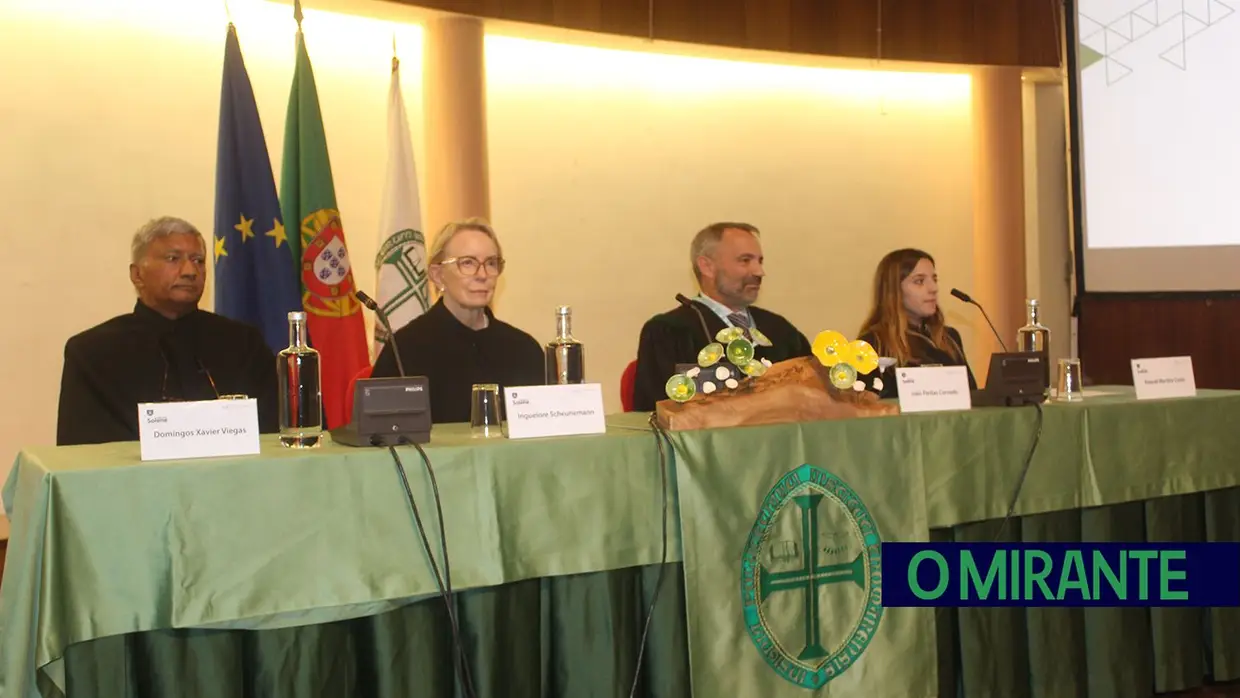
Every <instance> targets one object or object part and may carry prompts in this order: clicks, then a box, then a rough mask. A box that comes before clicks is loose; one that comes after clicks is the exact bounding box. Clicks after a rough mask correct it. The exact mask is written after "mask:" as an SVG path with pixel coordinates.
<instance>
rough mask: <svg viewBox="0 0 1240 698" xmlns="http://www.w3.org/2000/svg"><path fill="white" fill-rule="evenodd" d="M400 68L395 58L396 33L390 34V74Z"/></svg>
mask: <svg viewBox="0 0 1240 698" xmlns="http://www.w3.org/2000/svg"><path fill="white" fill-rule="evenodd" d="M399 67H400V59H399V58H397V57H396V32H392V72H393V73H395V72H396V69H397V68H399Z"/></svg>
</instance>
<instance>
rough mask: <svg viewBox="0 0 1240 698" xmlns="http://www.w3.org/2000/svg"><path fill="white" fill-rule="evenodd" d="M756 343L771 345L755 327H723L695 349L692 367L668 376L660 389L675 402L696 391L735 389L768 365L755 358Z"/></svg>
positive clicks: (691, 396)
mask: <svg viewBox="0 0 1240 698" xmlns="http://www.w3.org/2000/svg"><path fill="white" fill-rule="evenodd" d="M759 346H771V340H769V339H767V338H766V335H763V334H762V333H761V332H758V331H757V330H755V329H751V330H743V329H741V328H739V327H725V328H723V329H722V330H719V332H717V333H716V334H715V341H713V342H711V343H710V344H707V345H706V346H705V347H702V349H701V351H699V352H698V355H697V365H696V366H694V367H692V368H690V369H688V370H686V371H684V372H683V373H677V374H676V375H673V376H672V377H671V378H668V380H667V384H666V385H665V386H664V392H665V393H666V394H667V396H668V397H669V398H671V399H672V400H675V401H676V402H688V401H689V400H692V399H693V397H694V396H695V395H697V394H698V393H701V394H703V395H710V394H711V393H714V392H717V391H719V390H736V389H737V388H739V387H741V385H742V384H744V382H745V381H747V380H751V379H754V378H758V377H760V376H762V375H763V374H765V373H766V370H767V369H768V368H770V367H771V362H770V361H769V360H767V359H758V358H756V357H755V355H754V354H755V352H756V347H759Z"/></svg>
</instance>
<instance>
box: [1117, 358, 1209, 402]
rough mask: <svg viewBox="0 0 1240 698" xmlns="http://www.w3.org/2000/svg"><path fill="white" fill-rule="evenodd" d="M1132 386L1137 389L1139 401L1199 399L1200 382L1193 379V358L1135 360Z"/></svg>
mask: <svg viewBox="0 0 1240 698" xmlns="http://www.w3.org/2000/svg"><path fill="white" fill-rule="evenodd" d="M1132 385H1133V387H1134V388H1136V389H1137V399H1138V400H1157V399H1159V398H1166V397H1194V396H1196V395H1197V379H1196V378H1194V376H1193V357H1191V356H1165V357H1161V358H1156V359H1133V360H1132Z"/></svg>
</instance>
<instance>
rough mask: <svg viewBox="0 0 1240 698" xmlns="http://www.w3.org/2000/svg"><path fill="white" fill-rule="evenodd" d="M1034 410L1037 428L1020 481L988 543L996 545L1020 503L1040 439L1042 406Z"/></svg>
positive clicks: (1036, 405) (1035, 405) (1037, 405)
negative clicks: (1021, 493) (1036, 413)
mask: <svg viewBox="0 0 1240 698" xmlns="http://www.w3.org/2000/svg"><path fill="white" fill-rule="evenodd" d="M1033 407H1034V409H1036V410H1037V411H1038V419H1037V427H1036V428H1035V429H1034V432H1033V443H1031V444H1030V445H1029V453H1028V454H1027V455H1026V456H1025V464H1024V466H1023V467H1022V468H1021V470H1020V480H1018V481H1017V482H1016V491H1015V492H1013V493H1012V502H1011V504H1009V505H1008V509H1007V514H1005V515H1004V516H1003V523H1001V524H1000V525H999V530H998V531H996V532H995V537H994V538H993V539H991V541H990V542H992V543H997V542H998V541H999V537H1000V536H1002V535H1003V531H1004V530H1005V529H1006V528H1007V523H1008V519H1011V518H1012V514H1013V513H1014V512H1015V511H1016V503H1017V502H1018V501H1020V491H1021V490H1022V489H1024V487H1025V476H1027V475H1028V474H1029V466H1030V465H1033V454H1034V453H1036V452H1037V450H1038V442H1039V441H1040V440H1041V439H1042V405H1040V404H1038V403H1036V402H1035V403H1033Z"/></svg>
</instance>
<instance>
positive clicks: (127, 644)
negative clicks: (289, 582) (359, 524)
mask: <svg viewBox="0 0 1240 698" xmlns="http://www.w3.org/2000/svg"><path fill="white" fill-rule="evenodd" d="M658 572H659V568H658V566H651V567H642V568H631V569H626V570H618V571H611V572H603V573H597V574H587V575H579V576H570V577H556V578H551V579H536V580H530V581H526V582H519V583H515V584H508V585H504V586H501V587H495V588H491V589H482V590H476V591H469V592H464V593H460V594H458V595H457V599H458V602H457V608H458V609H459V610H458V617H459V619H460V622H461V626H462V627H461V634H462V637H461V640H462V643H463V644H464V646H465V649H466V653H467V655H468V657H469V662H470V669H471V672H470V673H471V675H472V683H473V687H474V694H475V695H476V696H478V698H484V697H496V698H499V697H500V696H522V697H525V696H529V697H531V698H533V697H539V696H541V697H545V698H570V697H571V698H622V697H627V696H628V695H629V691H630V688H631V687H632V681H633V675H634V671H635V669H636V668H637V656H638V651H639V649H640V644H641V637H642V630H643V628H644V623H645V617H646V613H647V611H648V609H649V606H650V602H651V600H652V599H653V598H654V592H655V583H656V581H657V578H658ZM684 613H685V606H684V577H683V571H682V568H681V566H680V565H679V564H669V565H667V566H666V568H665V574H664V579H663V585H662V591H661V592H660V593H659V598H658V604H657V606H656V608H655V616H654V620H653V621H652V623H651V627H650V631H649V637H648V641H647V645H646V650H645V653H644V655H643V659H642V674H641V677H640V681H639V685H638V690H637V693H636V695H638V696H643V697H646V698H688V696H689V695H690V689H689V675H688V666H689V658H688V645H687V641H686V637H685V625H684V622H683V618H684ZM65 682H66V686H65V688H66V690H67V692H68V695H69V696H70V698H165V697H166V698H350V697H357V698H371V697H374V698H397V697H401V698H455V697H457V696H462V695H463V692H462V691H461V687H460V686H459V685H458V680H457V673H456V671H455V670H454V664H453V653H452V636H451V630H450V627H449V624H448V615H447V612H446V610H445V608H444V606H443V602H442V600H441V599H439V598H434V599H428V600H425V601H421V602H419V603H416V604H411V605H409V606H405V607H403V608H400V609H397V610H395V611H390V612H388V613H384V614H381V615H377V616H372V617H367V618H360V619H356V620H350V621H341V622H336V623H328V624H323V625H313V626H302V627H294V628H286V629H279V630H262V631H243V630H176V631H157V632H144V633H134V634H129V635H122V636H117V637H110V638H101V639H98V640H94V641H91V642H85V643H80V644H77V645H73V646H71V647H70V648H69V649H68V651H67V652H66V654H65ZM55 693H59V692H58V691H57V692H55ZM44 694H45V695H49V696H50V695H54V693H49V692H48V690H47V687H46V686H45V690H44Z"/></svg>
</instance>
